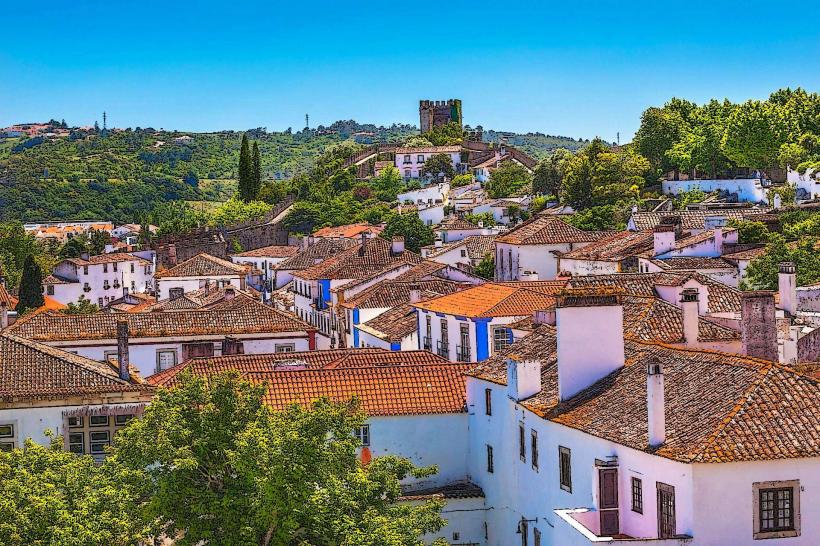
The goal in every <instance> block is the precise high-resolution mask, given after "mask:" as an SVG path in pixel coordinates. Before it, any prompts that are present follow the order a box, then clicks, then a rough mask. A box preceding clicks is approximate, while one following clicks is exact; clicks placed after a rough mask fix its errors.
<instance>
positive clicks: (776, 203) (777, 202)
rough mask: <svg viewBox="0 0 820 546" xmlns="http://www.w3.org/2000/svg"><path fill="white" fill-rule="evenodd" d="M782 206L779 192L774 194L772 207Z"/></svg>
mask: <svg viewBox="0 0 820 546" xmlns="http://www.w3.org/2000/svg"><path fill="white" fill-rule="evenodd" d="M782 206H783V198H782V197H780V194H779V193H775V194H774V208H775V209H779V208H780V207H782Z"/></svg>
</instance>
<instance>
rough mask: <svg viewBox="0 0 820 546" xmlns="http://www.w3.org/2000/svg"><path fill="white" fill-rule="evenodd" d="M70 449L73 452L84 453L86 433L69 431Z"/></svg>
mask: <svg viewBox="0 0 820 546" xmlns="http://www.w3.org/2000/svg"><path fill="white" fill-rule="evenodd" d="M68 450H69V451H70V452H71V453H77V454H78V455H82V454H84V453H85V434H83V433H82V432H69V433H68Z"/></svg>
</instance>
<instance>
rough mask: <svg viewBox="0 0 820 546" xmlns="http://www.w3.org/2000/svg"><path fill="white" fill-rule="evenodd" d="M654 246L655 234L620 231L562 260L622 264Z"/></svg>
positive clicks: (572, 252) (563, 257)
mask: <svg viewBox="0 0 820 546" xmlns="http://www.w3.org/2000/svg"><path fill="white" fill-rule="evenodd" d="M653 246H654V234H653V233H652V232H651V231H619V232H617V233H613V234H612V235H608V236H606V237H603V238H601V239H598V240H597V241H595V242H592V243H590V244H588V245H586V246H584V247H581V248H576V249H575V250H571V251H569V252H567V253H565V254H562V255H561V259H562V260H564V259H567V260H589V261H602V262H620V261H621V260H625V259H627V258H630V257H633V256H637V255H639V254H641V253H643V252H646V251H651V250H652V248H653Z"/></svg>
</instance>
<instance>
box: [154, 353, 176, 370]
mask: <svg viewBox="0 0 820 546" xmlns="http://www.w3.org/2000/svg"><path fill="white" fill-rule="evenodd" d="M176 365H177V352H176V351H174V350H169V351H157V372H161V371H162V370H167V369H168V368H173V367H174V366H176Z"/></svg>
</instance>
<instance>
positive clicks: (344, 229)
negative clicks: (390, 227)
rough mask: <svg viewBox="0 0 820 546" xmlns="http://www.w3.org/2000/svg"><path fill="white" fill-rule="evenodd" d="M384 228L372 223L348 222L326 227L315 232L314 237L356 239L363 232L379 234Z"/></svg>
mask: <svg viewBox="0 0 820 546" xmlns="http://www.w3.org/2000/svg"><path fill="white" fill-rule="evenodd" d="M383 230H384V228H383V227H381V226H374V225H372V224H347V225H345V226H335V227H324V228H321V229H319V230H317V231H315V232H314V233H313V236H314V237H328V238H333V239H338V238H344V239H354V238H357V237H360V236H361V234H362V233H369V234H372V235H378V234H380V233H381V232H382V231H383Z"/></svg>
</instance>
